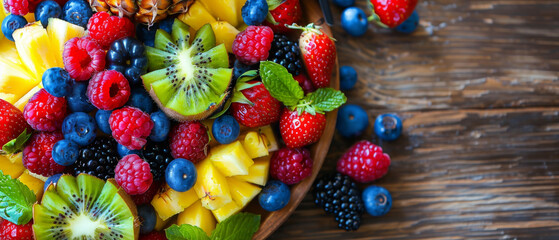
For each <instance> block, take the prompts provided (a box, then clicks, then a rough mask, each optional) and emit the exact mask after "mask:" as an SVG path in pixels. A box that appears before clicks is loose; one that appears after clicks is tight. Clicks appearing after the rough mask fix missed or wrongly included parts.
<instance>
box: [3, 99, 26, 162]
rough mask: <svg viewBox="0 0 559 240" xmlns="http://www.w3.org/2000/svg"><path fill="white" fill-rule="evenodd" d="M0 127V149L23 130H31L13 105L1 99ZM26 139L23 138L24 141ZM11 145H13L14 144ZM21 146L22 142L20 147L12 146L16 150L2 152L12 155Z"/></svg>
mask: <svg viewBox="0 0 559 240" xmlns="http://www.w3.org/2000/svg"><path fill="white" fill-rule="evenodd" d="M0 126H1V127H2V134H0V148H2V147H3V146H4V145H5V144H6V143H8V142H10V141H11V140H12V139H15V138H17V137H18V136H19V135H20V134H22V133H23V132H24V131H25V130H28V131H30V130H31V128H30V127H29V125H28V124H27V122H26V121H25V118H24V117H23V113H22V112H21V111H20V110H19V109H17V108H16V107H14V105H12V104H10V103H9V102H7V101H4V100H3V99H0ZM26 132H27V131H26ZM24 135H25V136H27V138H29V135H27V134H23V135H22V137H23V136H24ZM27 138H25V140H27ZM22 140H23V139H22ZM13 143H14V144H15V142H13ZM18 143H19V142H18ZM22 146H23V142H22V143H21V144H20V146H14V147H16V149H13V150H9V149H3V150H4V151H6V152H9V153H13V152H15V151H17V150H19V149H17V148H20V147H22ZM6 147H8V146H6Z"/></svg>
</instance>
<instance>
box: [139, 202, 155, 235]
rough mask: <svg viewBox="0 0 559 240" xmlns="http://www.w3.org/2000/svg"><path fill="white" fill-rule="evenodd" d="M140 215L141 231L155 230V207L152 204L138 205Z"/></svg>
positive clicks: (145, 232)
mask: <svg viewBox="0 0 559 240" xmlns="http://www.w3.org/2000/svg"><path fill="white" fill-rule="evenodd" d="M138 217H140V222H141V225H140V233H141V234H147V233H150V232H151V231H153V229H154V228H155V223H156V222H157V217H156V216H155V209H153V207H152V206H151V204H142V205H140V206H138Z"/></svg>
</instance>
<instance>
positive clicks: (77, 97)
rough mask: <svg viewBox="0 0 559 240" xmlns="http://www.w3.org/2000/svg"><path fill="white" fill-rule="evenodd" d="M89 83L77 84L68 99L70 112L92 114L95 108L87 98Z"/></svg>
mask: <svg viewBox="0 0 559 240" xmlns="http://www.w3.org/2000/svg"><path fill="white" fill-rule="evenodd" d="M86 92H87V82H75V83H74V85H73V86H72V91H71V92H70V94H69V95H68V96H66V99H67V100H68V108H69V109H70V112H91V111H93V110H95V107H94V106H93V105H92V104H91V103H90V102H89V98H87V94H86Z"/></svg>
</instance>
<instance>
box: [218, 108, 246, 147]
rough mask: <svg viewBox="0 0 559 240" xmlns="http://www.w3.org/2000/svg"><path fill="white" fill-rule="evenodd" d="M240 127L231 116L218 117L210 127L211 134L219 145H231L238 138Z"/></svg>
mask: <svg viewBox="0 0 559 240" xmlns="http://www.w3.org/2000/svg"><path fill="white" fill-rule="evenodd" d="M240 132H241V126H239V123H238V122H237V120H235V118H234V117H233V116H231V115H222V116H220V117H218V118H217V119H216V120H215V121H214V123H213V125H212V134H213V136H214V138H215V140H216V141H218V142H219V143H221V144H228V143H232V142H233V141H235V140H236V139H237V138H238V137H239V133H240Z"/></svg>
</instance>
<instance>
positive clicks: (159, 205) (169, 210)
mask: <svg viewBox="0 0 559 240" xmlns="http://www.w3.org/2000/svg"><path fill="white" fill-rule="evenodd" d="M196 200H198V196H197V195H196V192H194V190H192V189H190V190H188V191H186V192H177V191H175V190H173V189H172V188H170V187H169V186H168V185H165V187H164V190H163V192H162V193H158V194H157V195H155V197H154V198H153V200H151V205H152V206H153V208H154V209H155V211H156V212H157V214H158V215H159V217H160V218H161V220H163V221H165V220H167V219H169V218H170V217H172V216H174V215H175V214H177V213H180V212H182V211H183V210H184V209H185V208H187V207H189V206H190V205H192V203H194V202H196Z"/></svg>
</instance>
